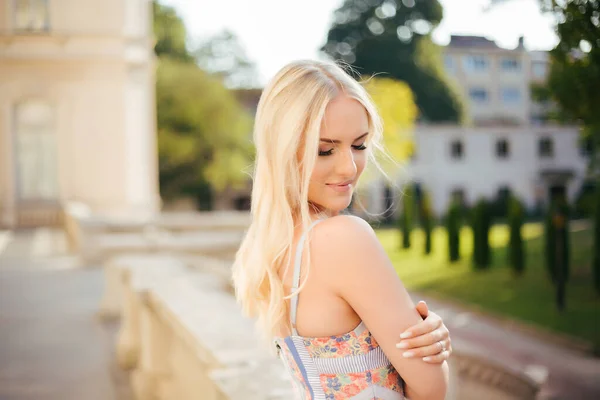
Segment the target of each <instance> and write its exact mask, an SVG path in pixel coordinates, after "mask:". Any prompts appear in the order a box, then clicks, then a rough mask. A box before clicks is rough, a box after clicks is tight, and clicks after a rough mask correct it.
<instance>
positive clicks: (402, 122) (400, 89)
mask: <svg viewBox="0 0 600 400" xmlns="http://www.w3.org/2000/svg"><path fill="white" fill-rule="evenodd" d="M363 86H364V87H365V89H366V90H367V92H369V95H370V96H371V98H372V99H373V102H374V103H375V106H376V107H377V111H378V112H379V115H380V116H381V119H382V121H383V129H384V131H383V146H384V147H385V150H386V152H387V154H389V156H390V157H391V159H387V158H384V159H379V160H378V162H379V164H380V165H381V167H382V168H383V170H384V171H385V172H386V173H393V172H395V171H397V170H398V163H399V162H402V161H406V160H407V159H408V158H409V157H410V156H411V155H412V154H413V151H414V142H413V136H412V127H413V126H414V123H415V119H416V118H417V106H416V105H415V102H414V97H413V93H412V91H411V90H410V87H408V85H407V84H406V83H404V82H400V81H397V80H395V79H391V78H372V79H369V80H368V81H365V82H363ZM376 177H377V174H374V171H373V170H372V168H367V170H366V171H365V173H364V174H363V177H362V178H361V179H362V181H363V182H365V181H371V180H373V179H375V178H376Z"/></svg>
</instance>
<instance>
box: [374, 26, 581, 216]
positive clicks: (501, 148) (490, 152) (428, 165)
mask: <svg viewBox="0 0 600 400" xmlns="http://www.w3.org/2000/svg"><path fill="white" fill-rule="evenodd" d="M548 64H549V58H548V54H547V53H546V52H528V51H527V50H526V49H525V48H524V46H523V40H522V39H521V40H520V41H519V45H518V46H517V47H516V48H515V49H503V48H500V47H498V46H497V45H496V44H495V43H494V42H493V41H490V40H488V39H486V38H483V37H472V36H452V38H451V41H450V44H449V45H448V46H447V47H446V48H445V49H444V65H445V68H446V71H447V74H448V75H449V76H450V77H451V78H452V79H453V80H454V82H455V84H456V86H457V88H458V89H459V91H460V92H461V94H462V95H463V98H464V99H465V101H466V103H467V104H466V105H467V115H468V119H469V122H468V123H467V124H466V125H465V126H458V125H417V127H416V128H415V132H414V140H415V148H416V154H415V156H414V157H413V159H412V160H411V161H410V163H409V165H408V166H407V169H406V172H407V175H408V176H406V177H403V178H402V179H401V181H402V182H404V181H406V180H410V181H412V182H414V183H415V184H417V185H418V186H419V187H420V189H422V190H425V191H427V192H429V194H430V195H431V200H432V202H433V207H434V211H435V213H436V214H437V215H438V216H439V215H443V214H445V212H446V210H447V207H448V205H449V202H450V200H451V199H453V198H458V200H459V201H463V202H464V203H465V204H467V205H470V204H473V203H474V202H476V201H477V200H478V199H479V198H482V197H484V198H486V199H487V200H490V201H493V200H495V199H497V198H499V197H500V196H503V195H505V194H507V193H508V192H510V193H513V194H515V195H516V196H518V197H519V198H520V199H521V200H522V201H524V202H525V204H526V206H527V207H528V208H529V209H530V210H535V209H536V208H538V207H543V206H544V205H546V204H547V203H548V200H549V198H550V197H551V196H566V198H567V199H568V200H569V201H571V202H572V201H573V200H575V197H576V195H577V194H578V192H579V190H580V188H581V185H582V183H583V181H584V179H585V175H586V166H587V154H586V152H585V148H584V147H583V146H582V145H581V144H580V141H579V131H578V128H577V127H573V126H570V127H569V126H556V125H549V124H547V123H545V122H544V120H545V118H544V115H545V113H546V112H547V111H548V108H549V107H550V105H548V104H537V103H535V102H534V101H532V99H531V96H530V92H531V85H532V83H539V82H543V81H544V80H545V78H546V75H547V73H548ZM399 197H400V196H398V195H394V194H390V192H389V190H387V189H386V188H385V186H384V184H383V183H381V182H379V183H377V184H374V185H373V186H371V189H370V193H369V195H367V196H366V198H365V199H366V201H365V202H366V203H368V207H367V210H368V211H369V212H370V213H374V214H378V213H382V212H384V210H385V209H386V208H388V207H390V205H392V207H393V208H394V209H395V210H397V206H398V203H399ZM382 198H383V200H382ZM392 203H394V204H392Z"/></svg>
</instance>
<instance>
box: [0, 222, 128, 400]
mask: <svg viewBox="0 0 600 400" xmlns="http://www.w3.org/2000/svg"><path fill="white" fill-rule="evenodd" d="M60 240H61V239H60V236H57V235H55V234H54V233H52V232H51V231H48V230H36V231H30V232H22V233H19V234H12V233H7V232H6V231H4V232H2V231H0V399H1V400H126V399H130V398H131V394H130V390H129V387H128V383H127V379H126V376H125V374H124V373H122V372H121V371H119V369H118V367H117V366H116V365H115V361H114V355H113V351H114V350H113V349H114V335H115V333H116V329H117V327H116V325H112V326H110V325H106V324H104V323H100V321H99V320H97V319H96V317H95V312H96V310H97V307H98V303H99V300H100V296H101V293H102V284H103V279H102V273H101V270H100V269H98V268H93V269H81V268H74V267H76V266H77V260H76V259H74V258H71V257H68V256H65V255H62V254H60V252H58V253H57V252H56V250H57V248H59V249H60V246H58V247H57V245H59V244H60Z"/></svg>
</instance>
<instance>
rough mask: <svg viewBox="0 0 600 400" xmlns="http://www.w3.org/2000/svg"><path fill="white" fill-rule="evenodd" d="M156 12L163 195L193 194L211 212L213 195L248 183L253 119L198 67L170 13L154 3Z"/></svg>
mask: <svg viewBox="0 0 600 400" xmlns="http://www.w3.org/2000/svg"><path fill="white" fill-rule="evenodd" d="M154 12H155V14H154V18H155V20H154V24H155V32H156V35H157V45H156V52H157V55H158V56H159V58H158V68H157V71H156V105H157V123H158V150H159V176H160V189H161V195H162V196H163V197H164V198H166V199H173V198H177V197H180V196H185V195H187V196H193V197H195V198H197V199H198V201H199V202H200V203H201V205H203V208H210V200H211V196H212V193H213V192H214V191H220V190H223V189H224V188H226V187H228V186H232V187H236V186H238V185H241V184H245V183H246V181H247V179H248V178H247V176H246V175H245V174H244V172H243V169H244V168H245V167H247V166H248V165H249V164H250V158H251V155H252V150H251V148H252V147H251V142H250V132H251V129H252V118H251V116H250V115H249V114H248V112H246V111H245V110H244V109H243V107H242V106H241V105H240V103H239V102H238V101H237V99H236V97H235V96H234V94H233V93H232V92H231V91H229V90H228V89H227V88H225V86H224V85H223V83H222V81H221V80H220V79H219V78H218V77H215V76H213V75H211V74H209V73H207V72H205V71H203V70H202V69H201V68H199V67H198V66H197V65H196V63H195V61H194V57H192V56H191V54H190V53H189V52H188V50H187V49H186V45H185V37H186V34H185V27H184V25H183V23H182V21H181V19H180V18H179V17H178V16H177V15H176V14H175V12H174V11H173V9H172V8H170V7H166V6H162V5H160V4H158V3H157V2H154Z"/></svg>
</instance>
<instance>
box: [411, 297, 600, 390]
mask: <svg viewBox="0 0 600 400" xmlns="http://www.w3.org/2000/svg"><path fill="white" fill-rule="evenodd" d="M413 299H414V300H425V301H426V302H427V304H428V306H429V307H430V308H431V309H433V310H434V311H436V312H437V313H438V314H440V315H441V316H442V318H444V321H445V323H446V325H447V326H448V329H450V332H451V335H452V340H453V344H454V347H455V349H457V350H461V349H464V350H465V351H469V352H474V353H477V354H481V355H484V356H486V357H490V358H492V359H494V360H497V361H498V362H500V363H502V364H505V365H509V366H512V367H517V368H519V369H522V370H525V371H526V372H528V373H529V374H530V375H531V376H532V377H536V376H537V377H540V376H543V375H545V374H548V377H547V383H546V384H545V385H544V386H543V388H542V391H541V393H540V398H541V399H553V400H559V399H560V400H592V399H600V359H598V358H593V357H591V356H589V355H585V354H582V353H580V352H578V351H575V350H570V349H566V348H563V347H559V346H557V345H555V344H552V343H549V342H546V341H544V340H541V339H540V338H538V337H535V336H532V335H530V334H527V333H522V332H519V331H516V330H511V329H509V328H508V327H507V326H506V325H504V324H502V323H501V322H497V321H495V320H493V319H488V318H481V317H478V316H477V315H475V314H472V313H470V312H468V311H465V310H462V309H460V308H459V307H457V306H449V305H447V304H444V303H442V302H439V301H435V300H432V299H430V298H427V297H423V296H419V295H413ZM599 313H600V312H599ZM599 324H600V322H599ZM599 329H600V327H599Z"/></svg>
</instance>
